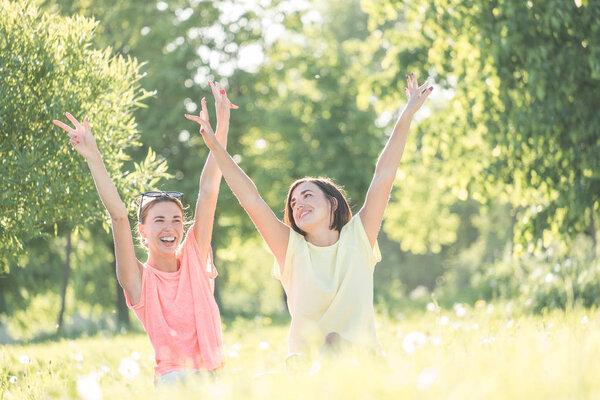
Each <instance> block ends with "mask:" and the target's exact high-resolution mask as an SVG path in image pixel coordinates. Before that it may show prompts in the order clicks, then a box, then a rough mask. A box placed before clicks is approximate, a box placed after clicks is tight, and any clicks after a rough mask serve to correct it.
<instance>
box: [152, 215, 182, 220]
mask: <svg viewBox="0 0 600 400" xmlns="http://www.w3.org/2000/svg"><path fill="white" fill-rule="evenodd" d="M159 218H165V217H164V216H162V215H157V216H156V217H154V219H155V220H157V219H159ZM173 219H181V215H173Z"/></svg>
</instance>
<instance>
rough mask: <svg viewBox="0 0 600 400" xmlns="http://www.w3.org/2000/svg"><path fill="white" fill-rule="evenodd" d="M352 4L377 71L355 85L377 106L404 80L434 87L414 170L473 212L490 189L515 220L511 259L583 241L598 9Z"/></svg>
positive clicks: (595, 118)
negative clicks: (437, 165)
mask: <svg viewBox="0 0 600 400" xmlns="http://www.w3.org/2000/svg"><path fill="white" fill-rule="evenodd" d="M361 4H362V5H363V7H364V9H365V11H366V12H367V13H369V15H370V20H369V26H370V30H371V32H372V34H371V37H370V38H369V40H367V41H366V42H365V45H364V49H365V52H366V54H367V56H366V58H368V56H369V55H370V56H371V58H372V59H373V63H372V67H371V68H372V69H373V70H374V71H377V70H378V69H379V71H378V72H377V73H376V74H374V76H373V79H372V82H368V83H367V85H368V86H372V85H375V86H376V87H378V88H379V89H378V91H379V92H380V93H381V96H382V97H383V98H385V97H386V96H390V94H389V93H390V92H392V93H393V92H394V91H397V90H398V88H399V87H400V86H401V85H402V83H403V81H404V74H405V72H406V71H407V70H416V71H417V72H419V74H420V75H421V76H429V77H430V78H431V79H433V80H434V81H435V84H436V86H437V90H436V93H437V95H438V96H437V102H438V103H439V104H440V107H439V109H437V110H436V111H435V112H433V113H432V114H431V117H430V118H429V121H428V131H429V134H426V135H425V136H424V137H423V139H422V140H420V145H421V146H420V147H419V154H420V155H421V156H422V157H423V161H424V163H425V166H426V167H428V166H429V164H430V163H431V162H438V161H437V160H442V163H443V166H444V168H443V169H442V171H441V172H440V173H439V177H440V179H444V180H445V181H446V182H445V183H443V184H442V187H447V188H452V190H453V192H454V193H455V194H458V195H459V198H464V197H466V196H467V195H468V197H470V198H472V199H475V200H476V201H480V202H484V203H485V202H486V201H487V200H489V199H494V198H495V196H497V194H498V189H501V191H502V196H503V197H505V198H506V199H507V200H508V201H510V204H512V205H513V207H515V208H516V209H517V210H518V213H517V215H516V219H517V223H518V225H517V227H516V229H515V238H516V240H517V245H516V246H515V250H516V251H521V250H522V249H524V247H526V246H527V244H528V243H531V242H534V241H535V239H537V238H540V239H542V242H540V245H541V246H548V245H549V244H550V243H551V241H552V239H553V238H560V239H563V240H568V239H569V238H573V237H574V236H575V235H576V234H577V233H581V232H585V233H587V234H588V235H590V234H592V233H593V232H595V230H596V229H597V224H596V223H595V222H594V220H595V219H596V218H597V215H598V209H599V207H600V204H599V202H598V198H600V184H599V183H600V175H598V174H599V172H598V171H600V168H599V167H600V165H599V164H598V162H599V161H598V156H597V155H598V153H599V151H600V148H599V147H600V140H599V137H600V135H599V132H600V117H599V115H598V113H597V112H596V107H595V103H597V101H596V98H597V95H596V93H597V92H598V90H599V89H600V69H599V67H598V66H599V65H600V51H599V50H598V46H594V43H596V42H597V41H598V39H599V38H600V25H599V24H598V23H597V21H598V20H599V18H600V4H599V3H598V2H582V1H575V2H573V1H561V0H551V1H545V2H534V1H530V2H526V1H521V0H508V1H502V2H499V1H489V2H479V1H464V0H436V1H425V0H422V1H411V2H400V1H398V0H366V1H362V3H361ZM394 28H397V29H394ZM365 86H366V85H365ZM431 100H432V103H434V104H435V103H436V98H435V97H434V96H432V98H431ZM461 193H462V194H463V195H462V196H460V195H461ZM463 196H464V197H463ZM417 216H418V217H420V215H419V214H418V213H417Z"/></svg>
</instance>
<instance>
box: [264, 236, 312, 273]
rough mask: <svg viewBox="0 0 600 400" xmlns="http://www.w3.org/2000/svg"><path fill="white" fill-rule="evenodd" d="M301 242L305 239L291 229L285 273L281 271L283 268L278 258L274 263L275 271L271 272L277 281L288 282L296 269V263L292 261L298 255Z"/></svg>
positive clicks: (286, 253) (286, 252) (284, 267)
mask: <svg viewBox="0 0 600 400" xmlns="http://www.w3.org/2000/svg"><path fill="white" fill-rule="evenodd" d="M301 240H304V237H303V236H302V235H300V234H299V233H298V232H296V231H295V230H293V229H290V237H289V239H288V245H287V250H286V251H285V261H284V262H285V264H284V265H283V272H282V271H281V268H280V266H279V263H278V262H277V259H276V258H275V260H274V262H273V270H272V271H271V275H272V276H273V277H274V278H275V279H278V280H280V281H281V282H282V283H285V282H287V281H288V277H289V276H290V274H291V269H292V268H293V267H294V263H293V262H292V260H293V259H294V256H295V254H296V251H297V248H298V243H299V242H300V241H301Z"/></svg>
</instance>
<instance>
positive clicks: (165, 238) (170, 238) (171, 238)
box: [160, 236, 175, 242]
mask: <svg viewBox="0 0 600 400" xmlns="http://www.w3.org/2000/svg"><path fill="white" fill-rule="evenodd" d="M160 240H162V241H163V242H174V241H175V238H174V237H172V236H169V237H164V238H160Z"/></svg>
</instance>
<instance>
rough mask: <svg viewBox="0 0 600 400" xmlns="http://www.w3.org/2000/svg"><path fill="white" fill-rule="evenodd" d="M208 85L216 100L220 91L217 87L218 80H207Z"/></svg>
mask: <svg viewBox="0 0 600 400" xmlns="http://www.w3.org/2000/svg"><path fill="white" fill-rule="evenodd" d="M208 85H209V86H210V90H212V94H213V96H214V98H215V100H217V99H218V97H219V92H220V91H221V90H220V88H219V82H211V81H208Z"/></svg>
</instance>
